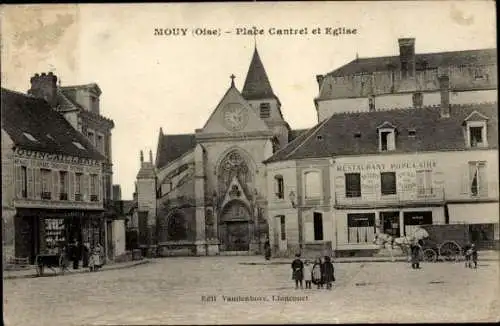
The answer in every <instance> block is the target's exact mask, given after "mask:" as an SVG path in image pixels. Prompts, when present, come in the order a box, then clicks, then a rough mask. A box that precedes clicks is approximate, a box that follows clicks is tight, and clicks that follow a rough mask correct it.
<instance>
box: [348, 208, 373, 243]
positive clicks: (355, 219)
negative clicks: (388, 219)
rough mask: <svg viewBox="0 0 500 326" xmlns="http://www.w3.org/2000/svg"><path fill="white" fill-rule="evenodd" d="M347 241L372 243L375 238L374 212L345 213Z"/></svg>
mask: <svg viewBox="0 0 500 326" xmlns="http://www.w3.org/2000/svg"><path fill="white" fill-rule="evenodd" d="M347 227H348V234H347V242H348V243H372V242H373V240H374V239H375V213H362V214H347Z"/></svg>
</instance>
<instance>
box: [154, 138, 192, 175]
mask: <svg viewBox="0 0 500 326" xmlns="http://www.w3.org/2000/svg"><path fill="white" fill-rule="evenodd" d="M195 147H196V137H195V134H180V135H164V134H163V132H162V131H161V130H160V136H159V138H158V148H157V151H156V168H157V169H160V168H162V167H164V166H166V165H167V164H169V163H170V162H173V161H175V160H177V159H178V158H179V157H181V156H182V155H184V154H186V153H187V152H189V151H190V150H192V149H194V148H195Z"/></svg>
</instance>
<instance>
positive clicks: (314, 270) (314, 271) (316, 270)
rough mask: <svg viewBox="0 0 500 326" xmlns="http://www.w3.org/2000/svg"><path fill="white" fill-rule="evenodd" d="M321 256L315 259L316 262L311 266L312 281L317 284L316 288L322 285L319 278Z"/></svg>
mask: <svg viewBox="0 0 500 326" xmlns="http://www.w3.org/2000/svg"><path fill="white" fill-rule="evenodd" d="M321 270H322V268H321V258H318V259H316V262H315V263H314V265H313V268H312V282H313V283H314V284H316V285H317V286H318V289H320V288H322V287H323V281H322V279H321Z"/></svg>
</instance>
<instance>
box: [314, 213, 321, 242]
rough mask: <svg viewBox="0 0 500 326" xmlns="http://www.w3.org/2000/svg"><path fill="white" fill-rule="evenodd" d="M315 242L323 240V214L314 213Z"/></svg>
mask: <svg viewBox="0 0 500 326" xmlns="http://www.w3.org/2000/svg"><path fill="white" fill-rule="evenodd" d="M314 240H323V214H321V213H314Z"/></svg>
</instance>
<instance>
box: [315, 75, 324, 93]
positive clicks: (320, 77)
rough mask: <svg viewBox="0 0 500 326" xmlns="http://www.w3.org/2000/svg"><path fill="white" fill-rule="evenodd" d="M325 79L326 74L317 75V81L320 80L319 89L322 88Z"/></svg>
mask: <svg viewBox="0 0 500 326" xmlns="http://www.w3.org/2000/svg"><path fill="white" fill-rule="evenodd" d="M324 79H325V76H323V75H316V81H317V82H318V89H319V90H321V85H322V84H323V80H324Z"/></svg>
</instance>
